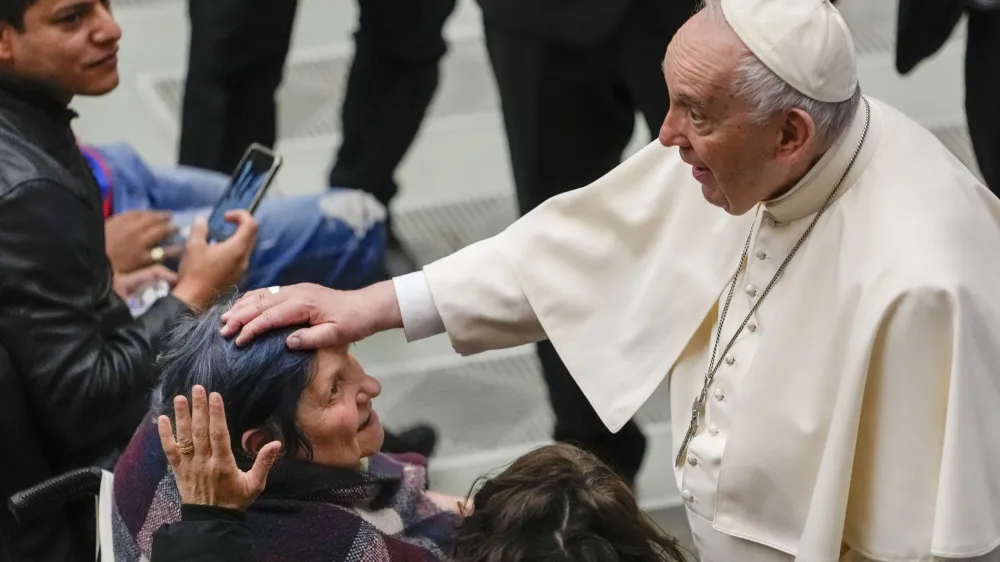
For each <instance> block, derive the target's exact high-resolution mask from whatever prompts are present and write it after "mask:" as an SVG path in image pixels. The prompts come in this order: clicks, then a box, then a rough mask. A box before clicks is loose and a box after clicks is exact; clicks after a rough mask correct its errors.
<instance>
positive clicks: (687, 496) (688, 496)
mask: <svg viewBox="0 0 1000 562" xmlns="http://www.w3.org/2000/svg"><path fill="white" fill-rule="evenodd" d="M716 393H717V395H718V390H716ZM708 434H709V435H711V436H712V437H715V436H717V435H718V434H719V428H718V427H716V426H715V424H712V425H710V426H708ZM687 461H688V464H689V465H691V466H698V463H699V462H700V461H698V457H696V456H694V455H688V459H687ZM681 497H683V498H684V502H685V503H695V502H696V501H698V498H697V497H695V495H694V494H692V493H691V491H690V490H684V491H683V492H681Z"/></svg>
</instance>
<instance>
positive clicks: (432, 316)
mask: <svg viewBox="0 0 1000 562" xmlns="http://www.w3.org/2000/svg"><path fill="white" fill-rule="evenodd" d="M392 285H393V287H395V289H396V300H397V301H399V312H400V314H401V316H402V317H403V333H404V334H406V341H408V342H413V341H417V340H422V339H424V338H429V337H431V336H436V335H438V334H443V333H445V328H444V320H442V319H441V314H440V313H439V312H438V309H437V305H436V304H434V295H433V294H431V287H430V285H428V284H427V277H426V276H424V272H423V271H416V272H413V273H408V274H406V275H403V276H401V277H395V278H393V280H392Z"/></svg>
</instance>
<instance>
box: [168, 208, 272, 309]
mask: <svg viewBox="0 0 1000 562" xmlns="http://www.w3.org/2000/svg"><path fill="white" fill-rule="evenodd" d="M223 220H226V221H227V222H228V223H231V224H234V225H235V233H234V234H233V235H232V236H230V237H229V238H227V239H226V240H224V241H221V242H218V243H216V244H211V243H210V241H209V235H208V223H207V222H206V221H205V219H203V218H198V219H195V222H194V225H192V227H191V234H190V235H189V236H188V241H187V245H186V246H185V248H184V257H183V258H181V263H180V267H179V268H178V271H177V275H178V281H177V287H176V288H175V289H174V292H173V295H174V296H175V297H177V298H178V299H180V300H181V301H183V302H184V303H186V304H187V305H188V306H190V307H191V308H194V309H195V310H200V309H204V308H205V307H207V306H208V305H210V304H211V303H212V302H213V301H214V300H215V299H216V298H218V297H219V296H220V295H221V294H224V293H226V292H227V291H229V290H230V289H231V288H232V287H234V286H236V285H238V284H239V283H240V282H241V281H242V280H243V276H244V275H245V274H246V271H247V268H248V267H249V266H250V255H251V254H252V253H253V248H254V246H255V245H256V243H257V222H256V221H254V219H253V217H252V216H251V215H250V213H249V212H247V211H243V210H237V211H229V212H228V213H226V214H225V215H224V216H223Z"/></svg>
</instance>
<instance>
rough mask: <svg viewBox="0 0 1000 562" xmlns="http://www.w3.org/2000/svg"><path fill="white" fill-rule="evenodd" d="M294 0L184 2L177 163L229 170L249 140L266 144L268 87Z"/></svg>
mask: <svg viewBox="0 0 1000 562" xmlns="http://www.w3.org/2000/svg"><path fill="white" fill-rule="evenodd" d="M296 4H297V0H190V1H189V2H188V13H189V15H190V19H191V45H190V52H189V55H188V73H187V81H186V84H185V88H184V102H183V108H182V115H181V139H180V158H179V160H180V163H181V164H183V165H187V166H195V167H199V168H204V169H208V170H216V171H219V172H223V173H225V174H230V173H232V172H233V170H235V169H236V165H237V164H238V163H239V160H240V158H241V157H242V156H243V153H244V152H245V151H246V149H247V147H248V146H250V144H251V143H254V142H258V143H261V144H263V145H265V146H269V147H273V146H274V143H275V140H276V136H277V104H276V101H275V93H276V92H277V90H278V86H279V85H280V84H281V80H282V77H283V74H284V68H285V59H286V57H287V55H288V48H289V44H290V42H291V36H292V27H293V25H294V22H295V10H296Z"/></svg>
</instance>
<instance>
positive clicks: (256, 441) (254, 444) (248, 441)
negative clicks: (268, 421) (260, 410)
mask: <svg viewBox="0 0 1000 562" xmlns="http://www.w3.org/2000/svg"><path fill="white" fill-rule="evenodd" d="M271 441H273V439H269V438H268V436H267V434H266V432H265V431H264V430H263V429H260V428H257V429H248V430H246V431H244V432H243V437H242V438H241V439H240V443H241V444H242V445H243V450H244V451H246V452H247V453H250V454H251V455H252V456H254V457H256V456H257V453H259V452H260V450H261V448H262V447H264V445H267V444H268V443H270V442H271Z"/></svg>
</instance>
